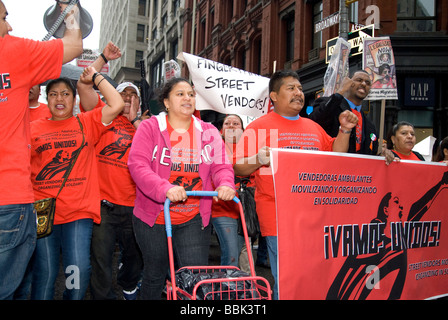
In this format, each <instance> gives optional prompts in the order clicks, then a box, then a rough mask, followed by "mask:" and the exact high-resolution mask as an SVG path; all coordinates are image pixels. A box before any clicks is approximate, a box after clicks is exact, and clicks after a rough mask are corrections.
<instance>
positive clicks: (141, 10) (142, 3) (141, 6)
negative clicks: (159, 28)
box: [138, 0, 146, 16]
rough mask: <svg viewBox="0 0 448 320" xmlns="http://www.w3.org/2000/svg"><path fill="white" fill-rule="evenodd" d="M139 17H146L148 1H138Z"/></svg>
mask: <svg viewBox="0 0 448 320" xmlns="http://www.w3.org/2000/svg"><path fill="white" fill-rule="evenodd" d="M138 15H139V16H146V0H139V1H138Z"/></svg>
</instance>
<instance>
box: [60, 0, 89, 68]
mask: <svg viewBox="0 0 448 320" xmlns="http://www.w3.org/2000/svg"><path fill="white" fill-rule="evenodd" d="M59 6H60V7H61V12H62V11H64V10H65V8H66V7H67V4H63V3H59ZM79 17H80V13H79V7H78V5H75V6H74V7H73V8H72V10H71V11H70V12H69V13H68V14H67V15H66V16H65V19H64V23H65V33H64V36H63V37H62V42H63V44H64V56H63V58H62V63H63V64H65V63H67V62H70V61H72V60H73V59H75V58H76V57H78V56H79V55H80V54H82V50H83V45H82V33H81V28H80V24H79Z"/></svg>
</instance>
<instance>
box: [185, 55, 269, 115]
mask: <svg viewBox="0 0 448 320" xmlns="http://www.w3.org/2000/svg"><path fill="white" fill-rule="evenodd" d="M178 59H179V60H182V61H185V62H186V63H187V66H188V69H189V71H190V74H191V80H192V82H193V85H194V89H195V91H196V109H197V110H215V111H217V112H220V113H223V114H238V115H246V116H251V117H260V116H262V115H264V114H266V113H268V111H269V110H268V109H269V93H268V91H269V78H266V77H262V76H260V75H258V74H253V73H250V72H247V71H244V70H241V69H238V68H234V67H232V66H228V65H225V64H222V63H219V62H216V61H212V60H208V59H204V58H201V57H198V56H194V55H192V54H189V53H185V52H183V53H181V54H180V55H179V56H178Z"/></svg>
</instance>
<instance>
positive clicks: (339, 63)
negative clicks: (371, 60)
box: [323, 38, 351, 97]
mask: <svg viewBox="0 0 448 320" xmlns="http://www.w3.org/2000/svg"><path fill="white" fill-rule="evenodd" d="M350 49H351V45H350V43H349V42H348V41H346V40H344V39H343V38H338V41H337V42H336V46H335V49H334V51H333V54H332V55H331V59H330V63H329V64H328V67H327V71H326V72H325V76H324V94H323V96H324V97H329V96H331V95H332V94H333V93H335V92H337V91H338V89H339V87H340V86H341V84H342V81H343V80H344V78H345V77H348V76H349V74H348V69H349V63H348V57H349V55H350Z"/></svg>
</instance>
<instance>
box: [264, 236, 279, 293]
mask: <svg viewBox="0 0 448 320" xmlns="http://www.w3.org/2000/svg"><path fill="white" fill-rule="evenodd" d="M266 245H267V247H268V253H269V263H270V265H271V273H272V276H273V277H274V288H273V296H272V299H273V300H278V278H277V236H267V237H266Z"/></svg>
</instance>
